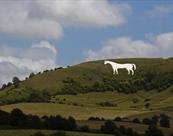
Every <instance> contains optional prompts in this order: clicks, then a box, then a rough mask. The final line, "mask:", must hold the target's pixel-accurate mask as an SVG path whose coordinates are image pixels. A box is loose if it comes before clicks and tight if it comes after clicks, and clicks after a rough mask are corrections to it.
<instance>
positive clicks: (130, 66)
mask: <svg viewBox="0 0 173 136" xmlns="http://www.w3.org/2000/svg"><path fill="white" fill-rule="evenodd" d="M104 64H105V65H106V64H110V65H111V66H112V69H113V74H114V75H115V72H116V74H118V69H126V70H127V71H128V75H129V74H130V73H132V75H134V70H136V65H135V64H130V63H125V64H119V63H115V62H112V61H104Z"/></svg>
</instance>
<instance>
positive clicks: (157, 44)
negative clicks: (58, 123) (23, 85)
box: [0, 0, 173, 85]
mask: <svg viewBox="0 0 173 136" xmlns="http://www.w3.org/2000/svg"><path fill="white" fill-rule="evenodd" d="M172 24H173V1H172V0H52V1H50V0H25V1H22V0H0V85H2V84H4V83H7V82H9V81H11V80H12V78H13V77H14V76H17V77H19V78H20V79H24V78H25V77H26V76H28V75H29V74H30V73H31V72H35V73H37V72H39V71H43V70H45V69H52V68H55V67H59V66H67V65H74V64H78V63H81V62H84V61H90V60H99V59H111V58H134V57H164V58H167V57H172V56H173V25H172Z"/></svg>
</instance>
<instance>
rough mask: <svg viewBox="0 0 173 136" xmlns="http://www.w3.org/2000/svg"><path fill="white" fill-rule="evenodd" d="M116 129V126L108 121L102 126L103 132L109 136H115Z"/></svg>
mask: <svg viewBox="0 0 173 136" xmlns="http://www.w3.org/2000/svg"><path fill="white" fill-rule="evenodd" d="M116 129H117V126H116V124H115V123H114V122H112V121H110V120H108V121H106V122H105V124H104V125H103V126H101V132H103V133H107V134H113V133H114V131H115V130H116Z"/></svg>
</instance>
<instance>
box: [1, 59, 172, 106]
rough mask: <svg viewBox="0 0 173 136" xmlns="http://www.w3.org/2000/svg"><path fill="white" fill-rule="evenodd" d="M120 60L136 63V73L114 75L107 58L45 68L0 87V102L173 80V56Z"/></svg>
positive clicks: (148, 86)
mask: <svg viewBox="0 0 173 136" xmlns="http://www.w3.org/2000/svg"><path fill="white" fill-rule="evenodd" d="M112 61H115V62H118V63H135V64H136V65H137V70H136V71H135V75H134V76H131V75H128V74H127V71H125V70H119V75H112V68H111V67H110V65H104V64H103V63H104V61H102V60H101V61H93V62H86V63H82V64H79V65H75V66H71V67H69V68H63V69H56V70H50V71H45V72H44V73H40V74H36V75H34V76H32V77H31V78H28V79H27V80H24V81H22V82H20V83H19V85H18V86H17V87H15V86H14V85H11V86H9V87H6V88H5V89H3V90H1V91H0V103H1V105H2V104H9V103H17V102H48V101H50V100H51V99H52V97H54V96H56V95H58V94H77V93H86V92H95V91H97V92H104V91H118V92H124V93H131V92H137V91H139V90H147V91H149V90H159V91H163V90H165V89H167V88H169V87H170V86H171V85H172V84H173V59H172V58H169V59H159V58H157V59H144V58H140V59H139V58H136V59H118V60H112Z"/></svg>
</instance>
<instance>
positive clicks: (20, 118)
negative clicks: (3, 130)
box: [11, 109, 27, 127]
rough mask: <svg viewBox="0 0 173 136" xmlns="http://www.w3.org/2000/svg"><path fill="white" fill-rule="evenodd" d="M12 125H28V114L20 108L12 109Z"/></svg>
mask: <svg viewBox="0 0 173 136" xmlns="http://www.w3.org/2000/svg"><path fill="white" fill-rule="evenodd" d="M11 125H12V126H15V127H26V125H27V116H26V115H25V114H24V113H23V112H22V111H21V110H20V109H13V110H12V111H11Z"/></svg>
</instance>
